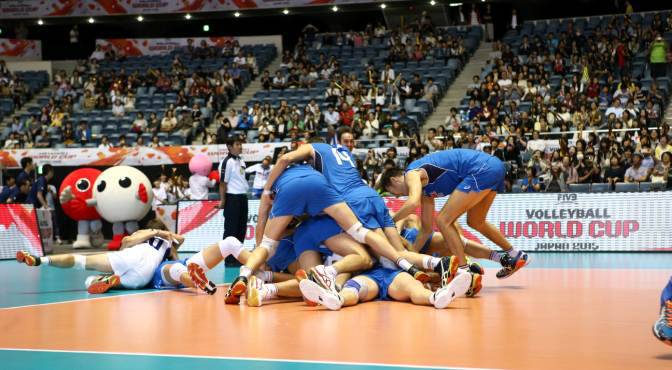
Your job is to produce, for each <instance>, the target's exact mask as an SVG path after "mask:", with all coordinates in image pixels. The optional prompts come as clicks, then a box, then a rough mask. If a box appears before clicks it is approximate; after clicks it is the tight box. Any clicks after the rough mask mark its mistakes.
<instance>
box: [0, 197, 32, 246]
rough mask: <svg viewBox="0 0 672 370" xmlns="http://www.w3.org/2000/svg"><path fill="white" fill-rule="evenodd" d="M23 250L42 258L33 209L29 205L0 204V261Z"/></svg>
mask: <svg viewBox="0 0 672 370" xmlns="http://www.w3.org/2000/svg"><path fill="white" fill-rule="evenodd" d="M20 250H24V251H28V252H30V253H32V254H34V255H37V256H42V241H41V240H40V232H39V228H38V225H37V214H36V213H35V208H33V206H32V205H29V204H0V259H11V258H15V257H16V252H17V251H20Z"/></svg>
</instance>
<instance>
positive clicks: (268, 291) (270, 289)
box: [264, 284, 278, 300]
mask: <svg viewBox="0 0 672 370" xmlns="http://www.w3.org/2000/svg"><path fill="white" fill-rule="evenodd" d="M264 292H265V294H264V300H266V299H273V298H275V297H277V296H278V287H277V286H276V285H275V284H266V285H264Z"/></svg>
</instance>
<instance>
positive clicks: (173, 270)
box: [163, 263, 187, 283]
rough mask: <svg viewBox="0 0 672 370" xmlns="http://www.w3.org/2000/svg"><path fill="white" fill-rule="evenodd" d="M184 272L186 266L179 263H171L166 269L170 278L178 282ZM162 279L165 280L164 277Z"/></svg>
mask: <svg viewBox="0 0 672 370" xmlns="http://www.w3.org/2000/svg"><path fill="white" fill-rule="evenodd" d="M185 272H187V266H185V265H183V264H181V263H171V264H170V268H169V269H168V274H169V275H170V278H171V279H173V280H174V281H176V282H178V283H180V277H181V276H182V274H184V273H185ZM163 281H166V280H165V279H164V280H163ZM166 282H167V281H166Z"/></svg>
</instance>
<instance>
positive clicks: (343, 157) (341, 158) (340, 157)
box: [331, 148, 356, 167]
mask: <svg viewBox="0 0 672 370" xmlns="http://www.w3.org/2000/svg"><path fill="white" fill-rule="evenodd" d="M331 152H332V153H333V154H334V157H335V158H336V162H337V163H338V164H339V166H342V165H343V161H345V162H348V163H350V165H351V166H352V167H356V166H355V164H354V163H352V158H350V156H349V155H348V154H347V153H343V152H339V151H338V150H337V149H336V148H331Z"/></svg>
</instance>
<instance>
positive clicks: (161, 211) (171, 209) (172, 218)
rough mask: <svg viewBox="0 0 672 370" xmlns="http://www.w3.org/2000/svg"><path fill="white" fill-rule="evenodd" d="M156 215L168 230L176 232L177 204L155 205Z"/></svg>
mask: <svg viewBox="0 0 672 370" xmlns="http://www.w3.org/2000/svg"><path fill="white" fill-rule="evenodd" d="M155 211H156V217H157V218H158V219H159V220H161V221H162V222H163V224H164V225H166V227H167V228H168V230H170V231H172V232H177V204H166V205H162V206H156V210H155Z"/></svg>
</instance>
